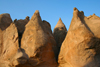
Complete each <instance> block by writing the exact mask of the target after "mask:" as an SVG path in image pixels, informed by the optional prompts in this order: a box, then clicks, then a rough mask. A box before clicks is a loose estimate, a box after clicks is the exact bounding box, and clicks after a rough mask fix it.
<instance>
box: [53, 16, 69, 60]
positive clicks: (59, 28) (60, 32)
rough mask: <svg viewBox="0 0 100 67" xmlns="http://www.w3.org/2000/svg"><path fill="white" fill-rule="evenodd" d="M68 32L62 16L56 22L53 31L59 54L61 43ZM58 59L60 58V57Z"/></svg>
mask: <svg viewBox="0 0 100 67" xmlns="http://www.w3.org/2000/svg"><path fill="white" fill-rule="evenodd" d="M66 34H67V29H66V27H65V25H64V23H63V22H62V20H61V18H59V21H58V23H57V24H56V26H55V28H54V31H53V36H54V38H55V40H56V43H57V48H58V55H59V51H60V47H61V44H62V42H63V41H64V39H65V36H66ZM56 59H58V57H57V58H56Z"/></svg>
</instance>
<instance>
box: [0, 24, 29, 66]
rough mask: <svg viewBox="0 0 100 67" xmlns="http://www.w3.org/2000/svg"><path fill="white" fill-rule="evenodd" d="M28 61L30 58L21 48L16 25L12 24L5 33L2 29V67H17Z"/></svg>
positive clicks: (0, 53)
mask: <svg viewBox="0 0 100 67" xmlns="http://www.w3.org/2000/svg"><path fill="white" fill-rule="evenodd" d="M23 58H24V59H23ZM27 59H28V56H27V55H26V54H25V53H24V52H22V50H21V48H19V44H18V33H17V28H16V26H15V24H14V23H11V24H10V26H9V27H8V28H7V29H5V30H3V31H2V30H1V29H0V67H11V66H16V65H18V64H21V63H25V62H26V61H27Z"/></svg>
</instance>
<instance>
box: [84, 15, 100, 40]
mask: <svg viewBox="0 0 100 67" xmlns="http://www.w3.org/2000/svg"><path fill="white" fill-rule="evenodd" d="M87 18H88V19H87ZM87 18H86V17H85V18H84V21H85V22H86V24H87V25H88V27H89V28H90V30H91V31H92V33H93V34H94V35H95V36H96V37H98V38H100V31H99V30H100V17H98V16H96V15H95V14H93V15H91V16H90V17H87Z"/></svg>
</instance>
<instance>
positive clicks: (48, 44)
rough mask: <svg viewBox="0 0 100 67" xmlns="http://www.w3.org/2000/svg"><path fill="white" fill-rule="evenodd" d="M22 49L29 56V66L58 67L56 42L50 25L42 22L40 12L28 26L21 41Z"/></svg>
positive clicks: (37, 12) (35, 14) (36, 13)
mask: <svg viewBox="0 0 100 67" xmlns="http://www.w3.org/2000/svg"><path fill="white" fill-rule="evenodd" d="M21 48H22V49H24V50H25V52H26V54H28V56H29V60H28V63H27V65H31V67H57V63H56V60H55V54H54V53H56V50H57V49H56V42H55V40H54V37H53V35H52V33H51V29H50V24H49V23H48V22H46V21H42V20H41V17H40V15H39V11H37V10H36V11H35V13H34V15H33V16H32V18H31V20H30V21H29V22H28V24H27V25H26V28H25V31H24V33H23V36H22V39H21Z"/></svg>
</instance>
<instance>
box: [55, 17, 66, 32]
mask: <svg viewBox="0 0 100 67" xmlns="http://www.w3.org/2000/svg"><path fill="white" fill-rule="evenodd" d="M55 28H64V30H67V29H66V27H65V25H64V23H63V22H62V20H61V18H59V21H58V22H57V24H56V26H55ZM55 28H54V29H55Z"/></svg>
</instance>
